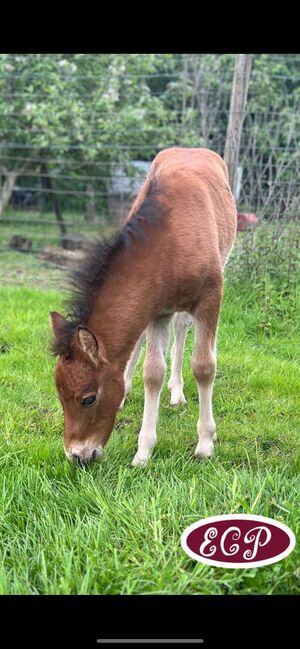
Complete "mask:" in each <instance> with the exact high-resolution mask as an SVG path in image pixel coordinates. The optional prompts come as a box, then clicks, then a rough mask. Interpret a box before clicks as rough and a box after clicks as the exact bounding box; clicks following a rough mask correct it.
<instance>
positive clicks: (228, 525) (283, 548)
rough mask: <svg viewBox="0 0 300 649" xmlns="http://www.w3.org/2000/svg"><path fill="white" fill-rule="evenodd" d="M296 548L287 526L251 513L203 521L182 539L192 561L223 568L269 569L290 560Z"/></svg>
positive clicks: (190, 529) (195, 525)
mask: <svg viewBox="0 0 300 649" xmlns="http://www.w3.org/2000/svg"><path fill="white" fill-rule="evenodd" d="M295 545H296V539H295V535H294V533H293V532H292V530H290V528H289V527H287V525H284V524H283V523H279V522H278V521H275V520H274V519H273V518H266V517H265V516H254V515H253V516H252V515H248V514H226V515H223V516H212V517H210V518H203V519H202V520H200V521H197V522H196V523H193V525H190V526H189V527H187V529H186V530H184V532H183V534H182V537H181V546H182V548H183V550H184V551H185V552H186V554H188V555H189V556H190V557H192V559H195V560H196V561H200V562H201V563H206V564H208V565H209V566H218V567H221V568H257V567H260V566H268V565H269V564H271V563H276V561H281V559H284V558H285V557H287V556H288V554H290V553H291V552H292V551H293V549H294V547H295Z"/></svg>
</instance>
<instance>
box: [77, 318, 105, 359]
mask: <svg viewBox="0 0 300 649" xmlns="http://www.w3.org/2000/svg"><path fill="white" fill-rule="evenodd" d="M76 340H77V343H78V345H79V347H80V349H81V351H82V352H83V353H84V354H85V355H87V356H88V357H89V359H90V360H91V361H92V363H93V364H94V365H98V364H99V362H101V361H102V362H105V361H106V358H105V354H104V350H103V348H102V345H99V343H98V341H97V338H96V336H95V335H94V334H93V332H92V331H91V330H90V329H88V328H87V327H80V326H79V327H77V334H76Z"/></svg>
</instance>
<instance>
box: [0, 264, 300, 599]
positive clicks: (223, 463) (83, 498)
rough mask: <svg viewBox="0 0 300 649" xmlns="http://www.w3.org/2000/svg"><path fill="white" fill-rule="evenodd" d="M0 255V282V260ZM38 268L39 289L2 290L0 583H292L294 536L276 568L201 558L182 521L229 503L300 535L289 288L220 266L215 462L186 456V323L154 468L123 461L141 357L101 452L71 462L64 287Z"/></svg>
mask: <svg viewBox="0 0 300 649" xmlns="http://www.w3.org/2000/svg"><path fill="white" fill-rule="evenodd" d="M12 259H13V260H14V263H15V264H17V263H18V262H17V258H16V257H12ZM20 259H22V264H23V263H25V262H24V259H25V257H24V255H23V256H22V255H20ZM1 260H2V267H1V263H0V278H1V276H3V277H4V276H6V272H5V271H7V268H8V259H5V257H2V258H1V259H0V262H1ZM26 260H27V261H26V263H27V265H28V269H27V270H28V278H29V279H28V281H29V282H30V283H31V284H32V285H33V286H34V285H35V286H37V280H36V277H37V276H38V275H37V273H38V270H37V264H38V261H37V260H34V259H33V258H32V257H28V256H27V257H26ZM20 264H21V261H20ZM32 265H33V266H32ZM35 265H36V266H35ZM42 268H43V267H42V266H41V269H42ZM34 269H35V270H34ZM41 269H40V270H41ZM14 270H16V267H14ZM44 270H45V269H44ZM30 273H31V274H30ZM47 273H48V276H49V277H48V280H49V281H48V283H47V282H46V283H45V284H44V280H42V281H41V284H40V287H39V288H24V286H23V287H17V286H6V287H4V288H2V289H1V290H0V300H1V307H2V308H1V333H0V351H2V353H0V384H1V401H0V420H1V447H0V449H1V450H0V465H1V467H0V484H1V486H0V494H1V504H0V517H1V524H0V593H2V594H4V593H5V594H17V593H21V594H28V593H31V594H62V593H66V594H86V593H90V594H119V593H126V594H143V593H148V594H150V593H151V594H295V593H299V592H300V569H299V553H298V550H297V546H296V549H295V550H294V551H293V553H292V554H291V555H289V556H288V557H287V558H286V559H284V560H283V561H281V562H279V563H277V564H273V565H271V566H266V567H263V568H252V569H251V568H249V569H247V570H228V569H221V568H214V567H210V566H205V565H202V564H198V563H196V562H195V561H193V560H192V559H190V558H189V557H188V556H187V555H186V554H185V553H184V552H183V550H182V549H181V546H180V537H181V533H182V531H183V530H184V529H185V528H186V527H187V526H188V525H190V524H191V523H193V522H194V521H196V520H198V519H200V518H202V517H204V516H212V515H215V514H224V513H226V514H227V513H230V512H232V513H255V514H261V515H266V516H270V517H274V518H275V519H277V520H279V521H282V522H284V523H286V524H287V525H289V526H290V527H291V529H292V530H293V531H294V532H295V534H296V535H298V538H299V531H300V512H299V488H300V480H299V465H300V461H299V460H300V455H299V388H300V367H299V342H300V341H299V331H297V326H298V323H297V315H296V314H297V311H296V309H297V296H295V294H293V295H292V294H290V295H286V294H285V295H284V296H283V295H279V294H278V291H273V292H272V287H270V285H269V284H268V282H266V284H265V286H262V287H260V288H259V289H258V288H257V289H255V290H252V289H251V287H250V286H249V287H244V288H241V287H240V286H239V285H238V284H237V283H234V282H233V281H231V280H230V277H228V279H227V284H226V290H225V298H224V303H223V309H222V317H221V324H220V329H219V338H218V341H219V342H218V373H217V379H216V383H215V390H214V402H213V403H214V413H215V419H216V423H217V429H218V435H219V441H218V443H217V444H216V450H215V455H214V457H213V459H212V460H211V461H205V462H202V463H200V462H196V461H195V460H194V457H193V452H194V449H195V446H196V443H197V434H196V421H197V414H198V406H197V392H196V386H195V383H194V379H193V376H192V372H191V370H190V356H191V350H192V344H193V333H192V331H190V332H189V334H188V340H187V347H186V355H185V363H184V378H185V394H186V397H187V400H188V403H187V405H186V406H181V407H175V408H174V407H172V406H170V404H169V392H168V390H167V387H166V385H165V387H164V389H163V393H162V398H161V409H160V418H159V426H158V444H157V446H156V448H155V450H154V452H153V456H152V459H151V461H150V463H149V465H148V466H147V467H146V468H145V469H133V468H131V467H130V461H131V459H132V457H133V455H134V453H135V450H136V444H137V435H138V432H139V426H140V424H141V418H142V408H143V383H142V358H141V359H140V362H139V365H138V368H137V372H136V375H135V379H134V383H133V392H132V394H131V396H130V398H129V400H128V402H127V404H126V406H125V408H124V410H123V411H121V412H120V413H119V415H118V422H117V426H116V428H115V430H114V432H113V435H112V438H111V440H110V442H109V443H108V446H107V447H106V453H105V456H104V458H103V460H102V461H101V462H100V463H98V464H95V465H94V466H92V467H91V468H89V469H80V468H77V467H75V466H71V465H70V464H69V463H68V462H67V460H66V459H65V456H64V453H63V438H62V430H63V417H62V412H61V408H60V405H59V402H58V399H57V397H56V394H55V389H54V382H53V369H54V364H55V362H54V360H53V359H52V358H51V357H50V356H49V355H48V351H47V348H48V340H49V333H48V312H49V311H50V310H51V309H59V308H60V306H61V302H62V293H61V292H60V293H59V292H57V291H54V290H53V289H52V290H51V288H50V290H45V288H49V286H50V287H51V281H50V279H49V278H50V276H51V272H50V271H49V269H48V270H47V269H46V270H45V276H46V274H47ZM21 283H23V282H22V281H21ZM266 292H267V299H266ZM298 313H299V310H298Z"/></svg>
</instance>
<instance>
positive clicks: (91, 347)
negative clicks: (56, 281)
mask: <svg viewBox="0 0 300 649" xmlns="http://www.w3.org/2000/svg"><path fill="white" fill-rule="evenodd" d="M51 325H52V331H53V334H54V338H55V341H54V351H56V352H57V353H58V354H59V360H58V363H57V365H56V369H55V383H56V388H57V391H58V395H59V398H60V401H61V404H62V407H63V411H64V448H65V453H66V455H67V457H68V459H69V460H72V461H74V462H77V463H79V464H80V463H83V464H87V463H89V462H90V461H92V460H94V459H96V458H97V457H99V456H100V455H101V454H102V449H103V447H104V445H105V444H106V442H107V440H108V439H109V437H110V435H111V432H112V429H113V426H114V422H115V417H116V413H117V410H118V408H119V406H120V403H121V401H122V398H123V396H124V378H123V372H122V371H121V370H120V369H119V368H118V367H116V366H114V365H112V364H111V363H110V362H109V361H108V360H107V358H106V352H105V349H104V347H103V345H102V344H101V342H100V341H99V340H97V338H96V336H95V335H94V334H93V332H92V331H91V330H90V329H88V328H87V327H81V326H77V327H73V326H72V324H71V323H69V322H68V321H67V320H66V319H65V318H64V317H63V316H62V315H60V314H58V313H56V312H52V313H51Z"/></svg>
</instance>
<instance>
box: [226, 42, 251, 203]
mask: <svg viewBox="0 0 300 649" xmlns="http://www.w3.org/2000/svg"><path fill="white" fill-rule="evenodd" d="M250 72H251V54H237V55H236V62H235V71H234V79H233V85H232V93H231V101H230V111H229V120H228V128H227V135H226V144H225V152H224V160H225V162H226V164H227V167H228V173H229V183H230V186H231V189H232V192H233V194H234V196H235V198H236V189H237V187H236V175H237V174H236V172H237V166H238V161H239V151H240V141H241V134H242V126H243V121H244V117H245V108H246V101H247V93H248V86H249V80H250Z"/></svg>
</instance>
